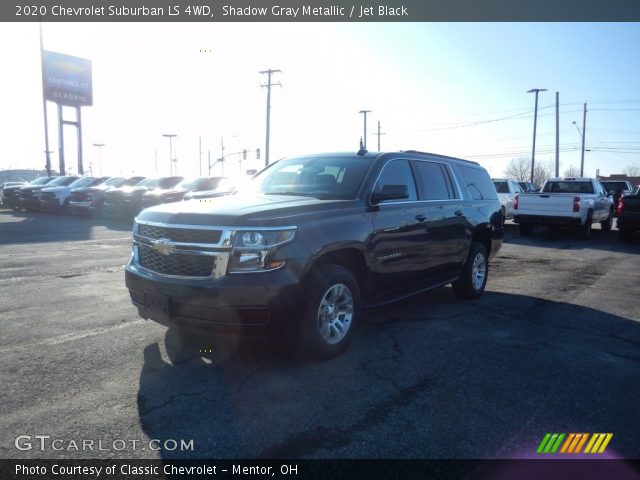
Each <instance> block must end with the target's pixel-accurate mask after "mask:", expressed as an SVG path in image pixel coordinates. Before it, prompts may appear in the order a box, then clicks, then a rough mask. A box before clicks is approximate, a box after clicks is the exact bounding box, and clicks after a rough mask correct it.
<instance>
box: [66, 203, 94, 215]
mask: <svg viewBox="0 0 640 480" xmlns="http://www.w3.org/2000/svg"><path fill="white" fill-rule="evenodd" d="M96 210H97V208H96V206H95V205H94V204H93V202H69V211H70V212H71V213H74V214H84V215H86V214H92V213H94V212H95V211H96Z"/></svg>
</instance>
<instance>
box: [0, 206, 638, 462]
mask: <svg viewBox="0 0 640 480" xmlns="http://www.w3.org/2000/svg"><path fill="white" fill-rule="evenodd" d="M130 241H131V234H130V225H129V224H124V223H123V224H115V225H105V223H104V222H103V221H102V220H92V219H86V218H75V217H66V216H60V215H47V214H39V213H24V212H22V213H20V212H11V211H7V210H0V325H1V327H2V335H1V338H0V353H1V356H2V362H0V381H1V383H2V385H3V388H2V389H1V391H0V397H1V400H0V403H1V404H2V405H3V407H2V410H3V414H2V416H0V433H1V437H2V442H1V443H0V457H1V458H532V457H535V456H536V453H535V451H536V448H537V447H538V445H539V443H540V441H541V439H542V438H543V436H544V435H545V433H547V432H594V433H595V432H611V433H613V439H612V440H611V442H610V444H609V446H608V447H607V450H606V452H605V453H604V454H603V455H604V456H608V457H622V458H640V435H638V425H639V424H640V423H639V419H640V411H639V410H638V399H640V382H638V379H639V378H640V243H639V242H638V241H637V240H636V241H635V243H631V244H625V243H622V242H620V241H619V240H618V238H617V232H616V231H612V232H603V231H600V230H599V228H598V227H596V228H595V229H594V231H593V234H592V238H591V239H590V240H587V241H585V240H580V239H577V238H575V237H573V236H571V235H570V234H566V233H561V234H551V233H547V232H544V231H540V232H536V234H535V235H534V236H532V237H521V236H520V235H519V234H518V231H517V227H516V226H515V225H512V224H507V226H506V238H505V243H504V245H503V248H502V250H501V251H500V253H499V255H498V256H497V258H496V259H495V260H494V261H493V262H492V263H491V270H490V278H489V282H488V285H487V291H486V292H485V295H484V296H483V297H482V298H480V299H479V300H476V301H459V300H457V299H455V298H454V296H453V294H452V291H451V288H450V287H443V288H439V289H437V290H434V291H431V292H428V293H426V294H423V295H420V296H418V297H414V298H412V299H408V300H405V301H403V302H401V303H398V304H394V305H390V306H387V307H384V308H378V309H374V310H369V311H366V312H365V315H364V322H363V324H362V325H361V326H360V327H361V328H360V329H359V331H358V332H357V335H356V336H355V338H354V342H353V343H352V345H351V346H350V347H349V349H348V350H347V351H346V352H345V353H344V354H343V355H341V356H340V357H338V358H335V359H333V360H330V361H325V362H316V361H311V360H308V359H306V358H304V357H303V356H300V355H297V354H291V353H283V352H282V351H280V347H271V346H269V345H268V344H267V345H264V344H261V345H233V344H231V343H230V342H213V341H209V340H206V339H203V340H202V342H203V345H202V348H203V349H206V348H208V349H211V350H212V352H211V353H199V352H194V353H192V354H185V353H184V352H180V351H178V350H177V349H176V348H175V345H176V338H174V337H175V335H173V332H168V331H167V329H166V328H165V327H163V326H160V325H158V324H156V323H154V322H149V321H144V320H142V319H140V318H139V317H138V316H137V312H136V310H135V308H134V307H133V306H132V305H131V304H130V301H129V297H128V293H127V290H126V288H125V285H124V265H125V263H126V261H127V260H128V257H129V252H130ZM267 343H268V342H267ZM19 435H28V436H30V437H29V438H32V439H33V438H34V437H32V436H34V435H48V436H50V439H59V440H60V442H58V443H57V446H58V447H61V449H60V450H54V449H52V448H51V445H50V444H49V445H48V447H49V448H45V449H44V450H43V449H41V448H40V445H39V444H38V442H36V441H35V440H33V441H32V447H31V448H26V447H25V443H22V444H21V446H22V449H19V448H17V447H16V440H15V439H16V437H18V436H19ZM117 439H120V440H124V441H126V442H127V448H125V449H119V448H113V447H114V446H115V443H114V440H117ZM149 439H157V440H160V444H161V445H162V443H163V442H164V441H165V440H175V441H177V442H180V440H185V441H187V443H188V442H189V441H190V440H192V441H193V442H192V445H193V449H192V450H191V449H189V450H186V451H181V450H180V449H179V448H177V449H172V448H173V446H174V445H173V443H169V444H168V448H166V449H163V450H159V451H156V450H153V449H151V448H149V445H148V443H147V442H148V440H149ZM83 440H93V441H94V442H95V443H94V447H93V449H85V450H83V449H82V448H80V449H79V451H78V449H74V448H73V443H71V442H72V441H73V442H77V443H80V442H82V441H83ZM132 440H136V441H138V443H137V444H136V447H135V448H133V447H132V446H131V445H132V443H130V442H131V441H132ZM98 442H101V444H102V446H103V447H106V448H105V449H101V450H98V449H97V444H98ZM120 445H121V444H120V443H119V444H118V446H120ZM70 446H71V447H70Z"/></svg>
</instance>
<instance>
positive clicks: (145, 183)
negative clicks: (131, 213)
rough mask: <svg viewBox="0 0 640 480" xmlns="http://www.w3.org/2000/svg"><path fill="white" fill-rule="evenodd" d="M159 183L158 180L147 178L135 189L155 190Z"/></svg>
mask: <svg viewBox="0 0 640 480" xmlns="http://www.w3.org/2000/svg"><path fill="white" fill-rule="evenodd" d="M158 182H160V179H159V178H147V179H146V180H145V181H143V182H140V183H138V184H136V186H137V187H147V188H156V186H157V185H158Z"/></svg>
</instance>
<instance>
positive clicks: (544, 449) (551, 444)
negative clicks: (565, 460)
mask: <svg viewBox="0 0 640 480" xmlns="http://www.w3.org/2000/svg"><path fill="white" fill-rule="evenodd" d="M564 437H565V434H564V433H547V434H546V435H545V436H544V438H543V439H542V442H540V445H539V446H538V450H537V452H538V453H556V451H557V450H558V448H559V447H560V444H561V443H562V440H563V439H564Z"/></svg>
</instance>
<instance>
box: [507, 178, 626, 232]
mask: <svg viewBox="0 0 640 480" xmlns="http://www.w3.org/2000/svg"><path fill="white" fill-rule="evenodd" d="M513 208H514V216H513V220H514V222H515V223H517V224H519V227H520V233H521V234H522V235H531V233H532V232H533V228H534V227H535V226H548V227H573V228H576V229H577V230H578V231H579V232H580V234H581V235H582V236H583V237H584V238H588V237H589V236H590V234H591V225H592V224H593V223H596V222H599V223H600V227H601V228H602V230H605V231H609V230H611V223H612V221H613V209H614V206H613V197H612V196H611V195H609V194H608V193H607V192H606V191H605V189H604V187H603V186H602V185H601V184H600V182H599V181H598V180H596V179H594V178H583V177H579V178H573V177H571V178H550V179H549V180H547V182H546V183H545V184H544V186H543V187H542V190H541V191H540V193H521V194H518V195H517V196H516V198H515V200H514V207H513Z"/></svg>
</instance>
